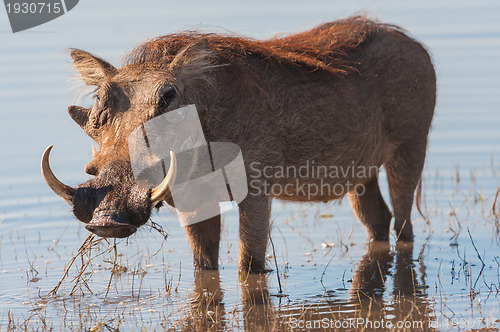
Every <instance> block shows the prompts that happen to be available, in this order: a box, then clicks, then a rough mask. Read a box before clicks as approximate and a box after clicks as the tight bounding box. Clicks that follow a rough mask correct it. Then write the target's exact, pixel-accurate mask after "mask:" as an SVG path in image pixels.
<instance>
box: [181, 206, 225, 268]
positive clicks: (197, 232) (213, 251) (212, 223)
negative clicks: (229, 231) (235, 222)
mask: <svg viewBox="0 0 500 332" xmlns="http://www.w3.org/2000/svg"><path fill="white" fill-rule="evenodd" d="M220 229H221V225H220V215H217V216H215V217H213V218H210V219H207V220H204V221H201V222H199V223H196V224H193V225H189V226H186V234H187V235H188V238H189V242H190V243H191V248H192V249H193V257H194V265H195V267H197V268H200V269H204V270H216V269H217V268H218V266H219V242H220Z"/></svg>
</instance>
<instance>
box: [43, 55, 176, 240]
mask: <svg viewBox="0 0 500 332" xmlns="http://www.w3.org/2000/svg"><path fill="white" fill-rule="evenodd" d="M71 56H72V58H73V60H74V63H75V65H76V68H77V69H78V70H79V72H80V74H81V77H82V79H83V80H84V82H85V83H86V84H87V85H91V86H96V87H97V89H96V90H95V103H94V106H93V107H92V108H91V109H86V108H83V107H79V106H70V107H69V108H68V112H69V114H70V116H71V118H72V119H73V120H74V121H75V122H76V123H77V124H78V125H79V126H80V127H81V128H82V129H83V130H84V131H85V133H87V135H89V136H90V137H91V138H92V139H94V141H96V142H97V144H98V145H99V151H96V150H95V149H94V156H93V160H92V161H91V162H89V163H88V164H87V165H86V167H85V171H86V172H87V173H88V174H91V175H93V176H95V177H94V178H93V179H92V180H90V181H87V182H85V183H83V184H81V185H79V186H77V187H76V188H73V187H70V186H67V185H65V184H63V183H62V182H60V181H59V180H58V179H57V178H56V176H55V175H54V174H53V172H52V170H51V168H50V165H49V154H50V151H51V149H52V146H50V147H49V148H47V150H46V151H45V153H44V154H43V157H42V174H43V176H44V179H45V181H46V182H47V184H48V186H49V187H50V188H51V189H52V190H53V191H54V192H55V193H56V194H57V195H59V196H60V197H62V198H63V199H64V200H65V201H66V202H67V203H68V204H70V205H71V206H72V207H73V213H74V214H75V216H76V217H77V218H78V219H79V220H80V221H82V222H84V223H86V226H85V228H86V229H87V230H89V231H91V232H93V233H95V234H97V235H99V236H102V237H119V238H122V237H127V236H130V235H131V234H133V233H134V232H135V231H136V230H137V228H138V227H139V226H141V225H143V224H145V223H146V222H147V220H148V219H149V216H150V213H151V209H152V208H154V207H156V206H158V205H159V204H160V203H161V202H162V201H163V200H164V199H169V197H170V190H169V187H171V186H172V185H173V183H174V181H175V176H176V170H177V164H176V158H175V155H174V154H173V153H172V152H171V153H170V167H169V168H168V169H167V170H168V172H166V174H165V178H164V180H163V181H162V182H161V183H160V184H158V185H157V186H156V187H154V188H150V187H147V186H144V185H141V184H139V183H136V182H135V179H134V174H133V173H132V167H131V163H130V157H129V150H128V141H127V140H128V137H129V135H130V133H131V132H132V131H133V130H134V129H135V128H137V127H139V126H140V125H141V124H142V123H144V122H146V121H148V120H150V119H152V118H153V117H155V116H156V115H159V114H163V113H165V112H168V111H169V110H172V109H175V108H177V107H179V98H178V96H177V90H178V87H177V86H175V85H174V83H173V82H175V81H174V79H173V76H172V75H173V71H172V70H170V69H169V68H166V69H164V68H162V67H161V66H146V65H145V64H131V65H127V66H124V67H123V68H120V69H116V68H114V67H113V66H112V65H111V64H109V63H108V62H106V61H104V60H102V59H100V58H97V57H95V56H93V55H91V54H89V53H86V52H84V51H80V50H73V51H72V52H71Z"/></svg>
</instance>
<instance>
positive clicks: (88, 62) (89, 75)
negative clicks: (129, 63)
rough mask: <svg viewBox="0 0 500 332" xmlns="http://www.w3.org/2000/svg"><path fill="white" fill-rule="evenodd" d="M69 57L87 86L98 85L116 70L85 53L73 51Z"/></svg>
mask: <svg viewBox="0 0 500 332" xmlns="http://www.w3.org/2000/svg"><path fill="white" fill-rule="evenodd" d="M71 57H72V58H73V62H74V63H75V66H76V69H78V71H79V72H80V75H81V77H82V79H83V81H84V82H85V83H86V84H87V85H100V84H101V83H102V82H103V81H104V80H105V79H106V78H108V77H110V76H113V75H114V74H115V73H116V68H115V67H113V66H112V65H111V64H110V63H109V62H107V61H104V60H103V59H100V58H98V57H96V56H93V55H92V54H90V53H87V52H85V51H82V50H76V49H73V50H72V51H71Z"/></svg>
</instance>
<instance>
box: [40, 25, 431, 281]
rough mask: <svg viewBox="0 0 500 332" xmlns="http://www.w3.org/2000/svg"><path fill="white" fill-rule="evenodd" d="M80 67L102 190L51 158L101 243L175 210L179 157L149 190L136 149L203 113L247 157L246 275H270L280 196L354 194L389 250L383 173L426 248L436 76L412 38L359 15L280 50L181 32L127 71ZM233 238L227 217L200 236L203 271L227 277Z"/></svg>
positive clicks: (80, 113)
mask: <svg viewBox="0 0 500 332" xmlns="http://www.w3.org/2000/svg"><path fill="white" fill-rule="evenodd" d="M71 56H72V58H73V60H74V64H75V66H76V68H77V69H78V71H79V72H80V74H81V78H82V79H83V81H84V82H85V83H86V84H88V85H91V86H96V87H97V89H96V92H95V98H96V101H95V104H94V106H93V108H92V109H85V108H82V107H79V106H70V107H69V109H68V111H69V114H70V116H71V117H72V118H73V120H75V121H76V123H77V124H78V125H79V126H80V127H81V128H82V129H83V130H84V131H85V133H87V134H88V135H89V136H90V137H91V138H93V139H94V140H95V141H96V142H97V143H98V145H99V147H100V150H99V151H95V153H94V157H93V160H92V161H91V162H89V163H88V164H87V165H86V167H85V171H86V172H87V173H89V174H92V175H94V176H95V178H93V179H92V180H90V181H88V182H86V183H83V184H81V185H80V186H78V187H77V188H71V187H68V186H66V185H64V184H63V183H61V182H59V181H58V180H57V178H56V177H55V176H54V175H53V174H52V172H51V171H50V166H49V163H48V158H49V152H50V148H49V149H48V150H47V151H46V153H45V154H44V157H43V160H42V170H43V173H44V176H45V178H46V181H47V183H48V184H49V186H50V187H51V188H52V189H53V190H54V191H55V192H56V193H58V194H59V195H60V196H61V197H63V198H64V199H65V200H66V201H67V202H68V203H70V204H71V205H72V206H73V212H74V214H75V216H76V217H77V218H78V219H79V220H81V221H83V222H84V223H86V228H87V229H88V230H90V231H92V232H94V233H96V234H97V235H100V236H103V237H126V236H129V235H131V234H132V233H134V232H135V231H136V229H137V228H138V227H139V226H141V225H143V224H144V223H146V221H147V220H148V218H149V217H150V213H151V209H152V208H153V207H155V206H160V205H161V202H162V201H163V200H166V201H167V202H168V203H172V200H171V196H170V194H169V186H171V185H172V183H173V181H174V179H175V171H176V166H175V157H174V156H172V158H171V167H170V170H169V174H167V176H166V177H165V180H164V181H163V182H162V183H161V184H160V185H158V187H156V188H154V189H152V190H150V189H148V188H144V187H141V186H139V185H138V184H137V183H135V181H134V177H133V174H132V169H131V162H130V157H129V151H128V145H127V144H128V142H127V139H128V137H129V134H130V133H131V131H132V130H134V129H135V128H137V127H138V126H140V125H141V124H142V123H144V122H145V121H148V120H150V119H152V118H154V117H155V116H158V115H161V114H164V113H166V112H169V111H171V110H174V109H176V108H179V107H180V106H183V105H190V104H194V105H196V108H197V111H198V113H199V118H200V119H201V123H202V128H203V131H204V134H205V138H206V140H207V141H219V142H231V143H235V144H237V145H238V146H239V147H240V148H241V151H242V155H243V159H244V163H245V168H246V172H247V176H248V179H247V180H248V184H249V193H248V195H247V197H246V198H245V200H244V201H243V202H241V203H240V204H239V211H240V218H239V229H240V242H239V243H240V270H241V271H250V272H262V271H265V253H266V247H267V243H268V236H269V218H270V211H271V199H272V198H273V197H276V198H280V199H285V200H293V201H321V202H326V201H329V200H332V199H336V198H340V197H342V196H344V195H345V194H347V195H348V197H349V200H350V203H351V206H352V208H353V210H354V212H355V214H356V215H357V217H358V218H359V219H360V220H361V221H362V222H363V224H364V225H365V226H366V229H367V231H368V234H369V236H370V239H372V240H384V241H386V240H388V237H389V229H390V227H389V226H390V222H391V219H392V214H391V212H390V211H389V209H388V208H387V206H386V204H385V202H384V200H383V198H382V195H381V193H380V189H379V185H378V180H377V175H378V172H374V171H373V168H375V169H377V168H378V167H380V166H382V165H384V166H385V169H386V171H387V178H388V181H389V189H390V196H391V201H392V206H393V209H394V219H395V222H394V229H395V233H396V236H397V238H398V239H399V240H405V241H411V240H412V238H413V231H412V224H411V219H410V216H411V209H412V205H413V198H414V192H415V189H416V187H417V184H418V183H419V179H420V176H421V172H422V168H423V165H424V159H425V153H426V145H427V135H428V132H429V127H430V125H431V120H432V116H433V112H434V105H435V97H436V78H435V73H434V69H433V66H432V63H431V59H430V57H429V55H428V53H427V52H426V50H425V49H424V47H422V45H421V44H419V43H418V42H417V41H415V40H414V39H412V38H410V37H408V36H407V35H406V34H405V33H404V32H403V31H402V30H401V29H399V28H397V27H395V26H392V25H387V24H381V23H378V22H375V21H372V20H368V19H366V18H364V17H352V18H348V19H345V20H340V21H335V22H331V23H326V24H323V25H321V26H319V27H317V28H314V29H312V30H310V31H306V32H303V33H298V34H293V35H288V36H281V37H276V38H272V39H269V40H266V41H258V40H253V39H247V38H242V37H238V36H231V35H220V34H206V33H198V32H193V31H189V32H181V33H175V34H170V35H166V36H163V37H159V38H156V39H153V40H150V41H147V42H145V43H144V44H142V45H140V46H139V47H137V48H136V49H135V50H133V51H132V52H131V53H129V54H128V56H127V57H126V63H125V65H124V66H123V67H121V68H119V69H118V68H115V67H113V66H112V65H111V64H109V63H108V62H106V61H104V60H102V59H100V58H98V57H95V56H93V55H91V54H89V53H87V52H84V51H81V50H73V51H72V52H71ZM304 167H305V168H306V169H307V171H306V172H295V171H294V170H297V169H298V170H300V169H301V168H302V170H304ZM334 170H335V172H334ZM361 170H364V171H361ZM366 170H368V171H366ZM220 228H221V221H220V216H216V217H213V218H210V219H208V220H205V221H202V222H199V223H196V224H192V225H189V226H186V233H187V235H188V238H189V241H190V243H191V246H192V249H193V252H194V262H195V265H196V266H197V267H199V268H203V269H216V268H217V267H218V254H219V240H220Z"/></svg>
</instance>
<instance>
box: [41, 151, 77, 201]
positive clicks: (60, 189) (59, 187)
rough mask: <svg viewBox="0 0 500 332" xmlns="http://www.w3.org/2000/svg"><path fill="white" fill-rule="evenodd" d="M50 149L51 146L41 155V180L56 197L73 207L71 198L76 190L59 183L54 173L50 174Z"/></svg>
mask: <svg viewBox="0 0 500 332" xmlns="http://www.w3.org/2000/svg"><path fill="white" fill-rule="evenodd" d="M52 147H53V145H51V146H49V147H48V148H47V149H46V150H45V152H44V153H43V157H42V175H43V178H44V180H45V182H46V183H47V185H48V186H49V187H50V189H52V191H53V192H55V193H56V194H57V195H58V196H60V197H61V198H62V199H64V200H65V201H66V203H68V204H69V205H71V206H73V196H74V195H75V192H76V189H75V188H72V187H69V186H67V185H65V184H64V183H62V182H61V181H59V180H58V179H57V178H56V176H55V175H54V173H52V170H51V169H50V164H49V155H50V150H52Z"/></svg>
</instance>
